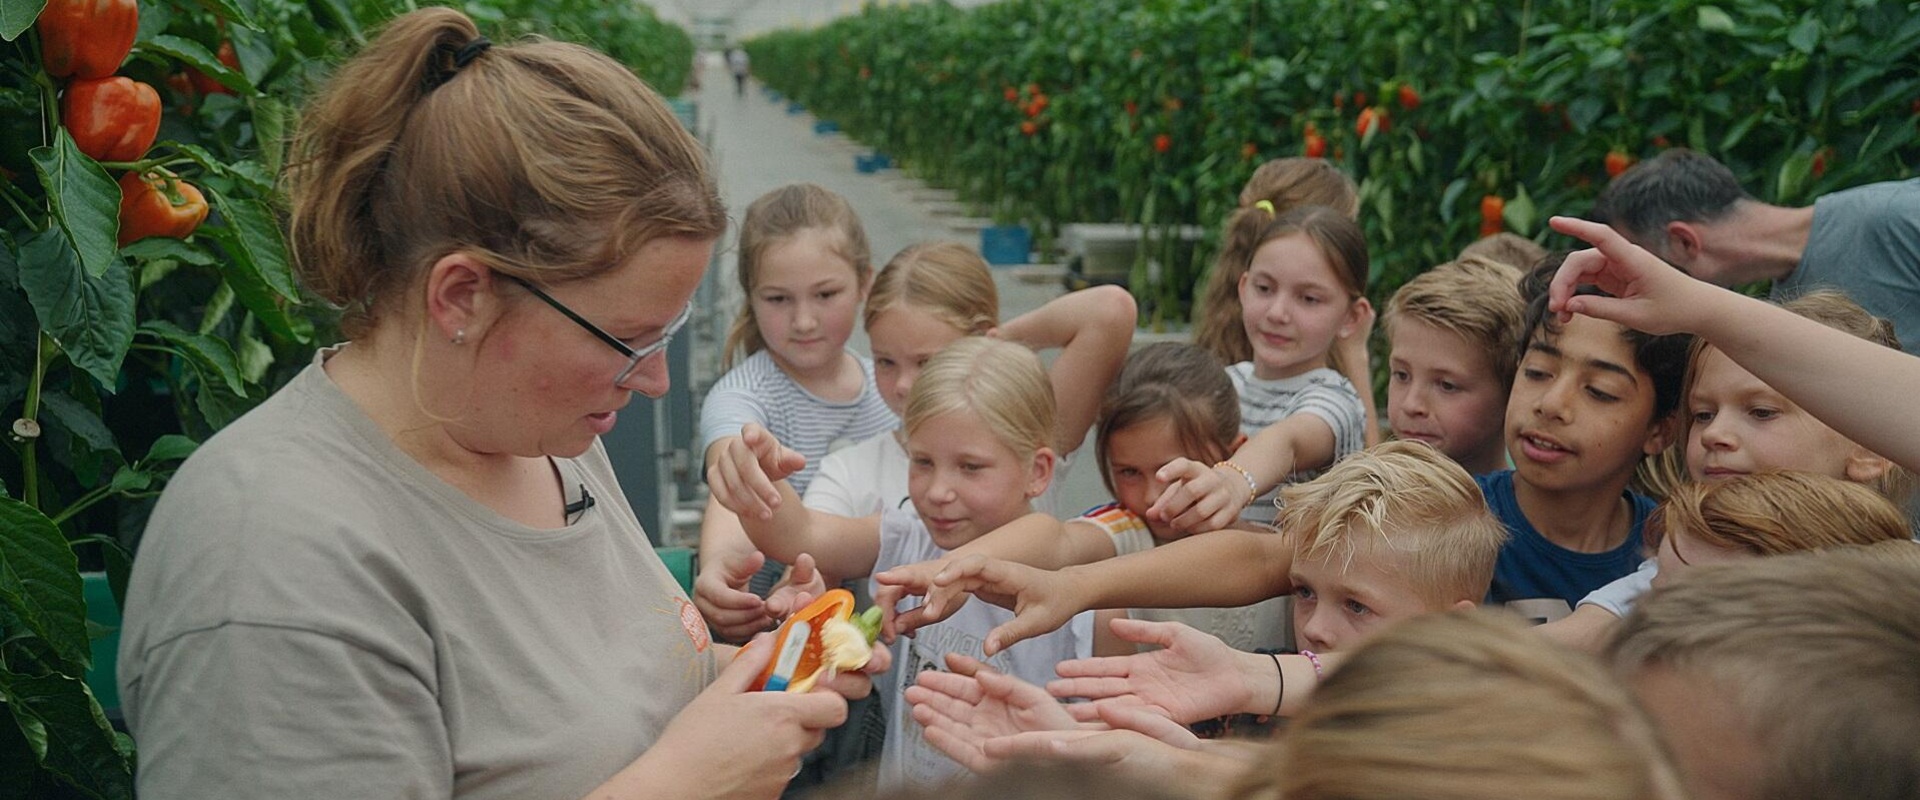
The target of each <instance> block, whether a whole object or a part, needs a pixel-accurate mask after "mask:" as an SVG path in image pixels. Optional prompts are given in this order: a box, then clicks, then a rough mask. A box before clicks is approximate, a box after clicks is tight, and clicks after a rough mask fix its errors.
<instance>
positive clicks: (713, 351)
mask: <svg viewBox="0 0 1920 800" xmlns="http://www.w3.org/2000/svg"><path fill="white" fill-rule="evenodd" d="M702 85H703V88H702V90H701V91H700V92H698V93H697V95H696V96H697V99H698V102H699V121H698V127H699V132H700V134H701V136H702V137H703V138H704V139H706V140H707V141H708V143H709V145H710V146H711V148H712V154H713V160H714V163H715V165H716V166H717V168H718V170H719V174H720V193H721V196H722V197H723V198H724V199H725V200H726V204H727V208H728V210H729V212H730V213H731V214H732V216H733V219H734V222H735V227H734V229H733V230H730V231H729V232H728V237H727V239H726V241H725V242H723V244H722V248H721V253H720V254H719V256H718V257H717V258H716V260H715V264H714V269H713V270H712V272H711V273H710V274H709V276H708V281H707V286H706V287H705V288H704V289H703V293H702V294H703V296H704V297H705V298H706V299H707V302H706V303H704V304H703V306H704V307H703V308H702V312H703V313H701V314H699V315H698V317H697V318H696V321H695V323H694V324H693V325H692V326H691V327H692V328H693V329H694V336H695V338H694V340H693V345H692V348H693V349H692V375H690V376H688V377H690V378H691V379H692V386H693V387H694V392H695V395H696V398H695V399H696V402H698V398H699V395H700V393H702V392H704V390H705V388H706V387H707V386H709V385H711V384H712V382H713V381H714V380H715V379H717V378H718V377H719V375H720V359H721V347H722V343H723V341H724V340H725V337H726V331H727V327H728V326H729V325H730V324H731V323H732V320H733V315H734V314H735V313H737V311H738V310H739V307H740V299H741V294H740V289H739V283H738V278H737V277H736V275H737V273H736V260H735V237H736V236H737V235H738V229H737V225H738V221H739V219H740V217H741V215H742V214H744V213H745V211H746V207H747V205H748V204H749V203H751V202H753V200H754V198H757V197H759V196H760V195H762V194H764V193H766V192H768V191H770V190H772V189H774V188H777V187H779V186H782V185H785V184H789V183H797V182H811V183H817V184H819V185H821V186H824V187H826V188H828V189H831V190H833V191H834V192H837V193H839V194H840V195H841V196H843V197H845V198H846V199H847V201H848V202H849V203H850V204H852V206H853V208H854V210H855V211H856V212H858V213H859V215H860V219H861V221H862V223H863V224H864V225H865V226H866V230H867V238H868V241H869V243H870V244H871V246H872V249H873V261H874V264H873V265H874V268H875V269H876V270H877V269H879V268H880V267H881V266H882V265H884V264H885V263H886V261H887V259H889V258H891V257H892V256H893V254H894V253H897V252H899V251H900V250H901V248H904V247H906V246H907V245H910V244H913V243H916V242H923V241H930V240H952V241H959V242H963V243H966V244H968V245H970V246H973V247H976V248H977V247H978V246H979V243H980V239H979V233H978V230H977V228H974V227H969V226H968V225H967V224H966V223H965V222H964V217H962V216H961V215H960V214H959V213H957V212H959V211H961V209H958V208H957V207H956V206H955V204H953V203H952V202H951V199H950V195H948V196H946V197H942V196H941V194H942V193H940V192H938V191H937V190H929V189H928V187H926V186H924V185H923V184H920V183H919V182H918V181H915V180H913V179H911V178H909V177H907V176H904V175H901V174H899V172H898V171H896V170H885V171H883V172H881V173H877V174H861V173H859V172H858V171H857V170H855V168H854V157H855V156H856V155H857V154H861V153H867V152H870V149H869V148H864V147H861V146H860V145H859V144H858V143H856V142H852V141H850V140H848V139H847V138H846V137H844V136H842V135H838V134H832V135H824V136H823V135H819V134H815V133H814V131H813V124H814V122H815V120H814V117H813V116H812V115H811V114H804V113H803V114H798V115H794V114H789V113H788V112H787V106H786V104H785V103H784V102H782V103H777V104H776V103H774V102H772V101H770V100H768V99H767V97H766V94H765V93H764V92H762V91H761V89H760V87H759V85H758V84H757V83H754V82H751V81H749V83H748V89H747V94H746V96H744V97H738V96H736V95H735V93H734V84H733V79H732V77H731V76H730V75H728V74H727V72H726V70H725V69H724V68H718V67H710V68H709V69H707V70H706V72H705V73H704V75H703V80H702ZM956 223H959V226H958V227H956ZM974 224H976V225H977V224H978V223H977V222H976V223H974ZM1020 272H1021V270H1019V269H1014V268H995V269H994V278H995V281H994V282H995V285H996V286H997V287H998V289H999V292H1000V313H1001V317H1002V319H1011V318H1013V317H1015V316H1018V315H1020V314H1024V313H1026V312H1028V311H1031V310H1033V309H1035V308H1038V307H1040V306H1041V305H1043V304H1045V303H1046V302H1047V301H1048V300H1051V299H1053V298H1055V297H1058V296H1060V294H1061V293H1062V289H1061V288H1060V284H1059V283H1058V282H1057V281H1053V282H1045V283H1034V282H1030V281H1027V280H1021V279H1018V278H1016V277H1015V276H1016V275H1017V274H1020ZM849 346H851V347H853V348H854V349H855V350H858V351H860V352H863V353H864V352H867V339H866V332H865V331H864V330H859V329H856V330H855V331H854V336H853V340H852V341H851V342H850V345H849ZM675 379H676V380H679V379H681V376H678V375H676V376H675ZM1092 459H1093V446H1092V440H1091V438H1089V440H1088V442H1087V444H1086V445H1084V446H1083V447H1082V448H1081V450H1080V452H1078V453H1076V454H1075V458H1074V461H1075V464H1074V467H1073V469H1072V470H1071V471H1070V472H1069V473H1068V475H1067V479H1066V482H1065V483H1064V484H1063V485H1062V486H1061V491H1062V492H1063V494H1061V498H1062V500H1063V503H1062V505H1061V507H1062V508H1073V509H1080V508H1087V507H1090V506H1093V505H1096V504H1098V503H1101V502H1105V501H1106V499H1107V495H1106V491H1105V489H1104V488H1103V487H1102V486H1101V484H1100V476H1099V471H1098V469H1097V468H1096V467H1095V466H1094V464H1093V461H1092Z"/></svg>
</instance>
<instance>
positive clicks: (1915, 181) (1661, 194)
mask: <svg viewBox="0 0 1920 800" xmlns="http://www.w3.org/2000/svg"><path fill="white" fill-rule="evenodd" d="M1594 216H1595V217H1597V218H1598V219H1599V220H1600V221H1602V222H1605V223H1607V224H1609V225H1611V226H1613V228H1614V229H1615V230H1618V231H1620V233H1621V234H1622V235H1624V236H1626V237H1627V239H1629V240H1630V241H1632V242H1633V243H1634V244H1638V245H1640V246H1641V247H1645V248H1646V249H1647V250H1649V251H1651V252H1652V253H1653V254H1654V255H1656V256H1659V257H1660V258H1661V259H1662V260H1665V261H1666V262H1668V263H1670V264H1673V265H1674V266H1676V267H1679V268H1680V269H1682V270H1684V271H1685V272H1687V273H1688V274H1690V275H1692V276H1694V277H1696V278H1699V279H1701V280H1703V281H1706V282H1708V283H1712V284H1716V285H1719V286H1726V287H1733V286H1739V285H1741V284H1745V283H1752V282H1754V281H1761V280H1770V281H1773V296H1774V299H1775V300H1785V299H1791V298H1794V297H1798V296H1800V295H1802V294H1805V293H1807V292H1808V291H1811V290H1813V289H1817V288H1823V287H1824V288H1831V289H1837V290H1840V291H1842V292H1845V293H1846V294H1847V296H1848V297H1851V298H1853V300H1854V302H1857V303H1859V304H1860V305H1862V306H1865V307H1866V309H1867V310H1868V311H1871V312H1873V314H1874V316H1878V317H1885V318H1887V319H1889V320H1892V321H1893V326H1894V330H1895V331H1896V332H1897V333H1898V334H1899V335H1900V341H1902V342H1904V343H1906V348H1907V351H1908V352H1920V351H1916V346H1920V178H1911V179H1908V180H1903V181H1888V182H1885V183H1874V184H1868V185H1866V186H1859V187H1855V188H1852V189H1846V190H1843V191H1838V192H1834V193H1832V194H1828V195H1824V196H1822V197H1820V198H1819V199H1817V200H1815V201H1814V203H1813V205H1811V206H1807V207H1805V208H1788V207H1784V206H1776V205H1772V204H1769V203H1763V202H1760V201H1759V200H1756V199H1754V197H1753V196H1752V195H1750V194H1747V192H1746V189H1744V188H1742V187H1741V185H1740V182H1739V181H1738V180H1737V179H1735V178H1734V176H1733V172H1732V170H1729V169H1727V167H1726V166H1725V165H1723V164H1721V163H1720V162H1718V161H1715V160H1714V159H1713V158H1711V157H1709V156H1706V155H1703V154H1701V153H1697V152H1694V151H1692V150H1686V149H1682V148H1675V149H1672V150H1668V151H1666V152H1664V153H1661V154H1660V155H1659V156H1657V157H1655V158H1652V159H1649V160H1647V161H1645V162H1642V163H1640V164H1637V165H1635V166H1634V167H1632V168H1631V169H1628V170H1627V171H1626V172H1625V173H1622V174H1621V175H1620V177H1619V178H1617V179H1615V180H1614V181H1613V183H1612V184H1610V185H1608V186H1607V188H1606V190H1605V191H1603V192H1601V193H1600V198H1599V200H1597V201H1596V202H1595V204H1594Z"/></svg>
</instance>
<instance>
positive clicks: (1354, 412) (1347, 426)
mask: <svg viewBox="0 0 1920 800" xmlns="http://www.w3.org/2000/svg"><path fill="white" fill-rule="evenodd" d="M1293 413H1295V414H1312V415H1314V416H1315V417H1319V418H1320V419H1321V420H1324V421H1325V422H1326V423H1327V427H1329V428H1332V429H1333V442H1334V449H1335V450H1336V451H1337V452H1336V453H1335V456H1336V457H1338V456H1343V455H1346V453H1347V447H1346V446H1345V445H1346V444H1347V443H1349V442H1354V441H1362V442H1364V441H1366V439H1365V438H1364V435H1365V430H1366V429H1365V428H1364V426H1365V424H1366V420H1365V419H1364V418H1365V417H1366V414H1367V410H1366V407H1365V406H1363V405H1361V404H1360V396H1359V395H1356V394H1354V393H1353V389H1352V387H1351V384H1347V383H1346V382H1345V380H1344V379H1342V381H1341V383H1340V384H1339V385H1328V384H1315V385H1313V386H1309V387H1307V388H1305V389H1303V390H1301V391H1300V395H1299V396H1298V397H1297V398H1295V400H1294V411H1293Z"/></svg>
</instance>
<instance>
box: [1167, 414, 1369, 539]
mask: <svg viewBox="0 0 1920 800" xmlns="http://www.w3.org/2000/svg"><path fill="white" fill-rule="evenodd" d="M1337 447H1338V442H1336V441H1335V439H1334V434H1333V426H1332V425H1329V424H1328V423H1327V421H1326V420H1324V419H1321V418H1320V416H1319V415H1318V414H1313V413H1307V412H1299V413H1295V414H1293V415H1292V416H1289V417H1287V418H1286V419H1282V420H1280V421H1279V422H1276V423H1274V424H1272V425H1268V426H1267V427H1266V428H1264V429H1262V430H1261V431H1260V432H1259V433H1257V434H1254V436H1253V438H1252V439H1248V440H1247V442H1246V444H1243V445H1241V446H1240V449H1239V450H1237V451H1234V454H1233V458H1232V459H1230V460H1231V461H1232V462H1233V464H1235V465H1238V466H1239V467H1240V469H1237V470H1236V469H1234V468H1233V467H1231V466H1228V465H1227V463H1226V462H1221V463H1220V464H1218V465H1216V466H1213V467H1208V466H1206V465H1204V464H1201V463H1200V462H1197V461H1192V460H1189V459H1185V458H1178V459H1174V460H1173V461H1171V462H1169V463H1168V464H1167V465H1166V466H1164V467H1161V468H1160V472H1159V478H1160V480H1162V481H1166V482H1167V484H1168V485H1167V489H1166V491H1164V492H1161V493H1160V499H1158V500H1155V501H1154V503H1153V507H1152V508H1149V509H1147V516H1148V517H1149V518H1152V517H1154V516H1156V515H1158V517H1159V518H1160V519H1164V520H1166V521H1167V524H1168V525H1171V526H1173V527H1174V528H1175V529H1178V530H1203V531H1204V530H1218V529H1220V528H1225V527H1227V526H1229V525H1232V524H1233V522H1234V520H1236V519H1238V518H1239V517H1240V512H1241V511H1242V510H1245V509H1246V507H1247V505H1248V504H1249V503H1251V502H1253V500H1254V499H1255V498H1257V497H1259V496H1260V495H1262V494H1265V493H1266V492H1267V491H1268V490H1269V489H1272V488H1273V487H1275V486H1278V485H1279V484H1280V482H1281V481H1284V480H1286V479H1287V476H1288V475H1291V474H1293V473H1295V472H1299V471H1301V470H1308V469H1318V468H1320V467H1324V466H1326V465H1328V464H1331V463H1333V456H1334V453H1335V450H1336V448H1337ZM1242 470H1244V472H1243V471H1242Z"/></svg>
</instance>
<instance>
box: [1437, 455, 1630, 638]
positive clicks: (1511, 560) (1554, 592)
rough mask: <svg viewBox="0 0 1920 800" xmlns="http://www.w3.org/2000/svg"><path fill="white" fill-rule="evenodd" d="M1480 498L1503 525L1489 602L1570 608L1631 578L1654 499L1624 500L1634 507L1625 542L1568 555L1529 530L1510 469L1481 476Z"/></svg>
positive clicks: (1627, 494) (1532, 530) (1626, 494)
mask: <svg viewBox="0 0 1920 800" xmlns="http://www.w3.org/2000/svg"><path fill="white" fill-rule="evenodd" d="M1474 480H1476V481H1478V482H1479V483H1480V491H1481V493H1483V494H1485V495H1486V496H1487V507H1488V508H1490V509H1492V510H1493V515H1494V516H1496V517H1499V518H1500V522H1501V523H1502V524H1504V525H1506V526H1507V536H1508V538H1507V544H1506V546H1504V547H1502V548H1500V559H1499V560H1498V561H1495V562H1494V565H1493V588H1492V589H1490V590H1488V592H1487V602H1488V603H1508V602H1511V601H1514V600H1539V599H1556V598H1557V599H1561V600H1565V601H1566V602H1567V607H1568V608H1569V609H1571V608H1573V607H1574V606H1576V605H1578V604H1579V603H1580V598H1582V597H1586V596H1587V593H1588V592H1591V591H1593V590H1595V589H1598V588H1600V587H1602V586H1605V585H1607V584H1609V583H1612V582H1613V581H1614V580H1615V579H1617V578H1621V577H1624V576H1626V575H1628V574H1631V573H1632V572H1633V571H1634V569H1635V568H1636V567H1638V566H1640V561H1641V549H1642V548H1641V530H1642V528H1643V527H1644V526H1645V523H1646V521H1647V512H1650V511H1652V510H1653V500H1651V499H1649V498H1647V497H1645V496H1643V495H1639V494H1635V493H1634V492H1632V491H1627V492H1625V493H1624V496H1625V497H1626V498H1627V502H1628V503H1630V504H1631V505H1632V507H1633V527H1632V528H1630V529H1628V531H1627V540H1626V541H1624V542H1621V543H1620V546H1619V547H1616V548H1613V549H1612V550H1608V551H1606V552H1604V553H1582V552H1579V551H1575V550H1568V549H1567V548H1564V547H1561V546H1560V545H1557V544H1554V543H1553V542H1551V541H1548V540H1547V537H1545V536H1542V535H1540V532H1539V531H1537V530H1534V527H1533V523H1531V522H1528V521H1527V516H1526V515H1525V514H1523V513H1521V512H1520V502H1519V500H1517V499H1515V498H1514V496H1513V470H1510V469H1509V470H1502V471H1500V472H1495V473H1491V474H1487V475H1481V476H1479V477H1477V478H1475V479H1474Z"/></svg>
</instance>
